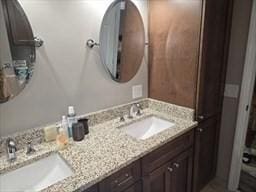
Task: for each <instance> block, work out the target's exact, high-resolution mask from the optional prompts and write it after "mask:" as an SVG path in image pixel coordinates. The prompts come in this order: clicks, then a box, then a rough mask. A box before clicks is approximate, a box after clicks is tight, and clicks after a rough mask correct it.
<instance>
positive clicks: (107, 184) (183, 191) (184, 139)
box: [85, 130, 194, 192]
mask: <svg viewBox="0 0 256 192" xmlns="http://www.w3.org/2000/svg"><path fill="white" fill-rule="evenodd" d="M193 145H194V130H191V131H189V132H187V133H184V134H183V135H181V136H179V137H177V138H176V139H174V140H172V141H170V142H168V143H166V144H165V145H163V146H161V147H159V148H158V149H156V150H154V151H152V152H151V153H149V154H147V155H145V156H144V157H142V158H141V159H139V160H137V161H135V162H133V163H132V164H130V165H128V166H126V167H124V168H122V169H121V170H119V171H117V172H116V173H114V174H112V175H110V176H109V177H107V178H106V179H104V180H103V181H101V182H100V183H99V184H98V185H96V186H94V187H92V188H90V189H87V190H86V191H85V192H191V191H192V171H193ZM98 188H99V189H98Z"/></svg>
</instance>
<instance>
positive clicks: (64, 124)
mask: <svg viewBox="0 0 256 192" xmlns="http://www.w3.org/2000/svg"><path fill="white" fill-rule="evenodd" d="M61 128H63V129H64V131H65V132H66V135H67V136H69V128H68V120H67V117H66V116H65V115H63V116H62V120H61Z"/></svg>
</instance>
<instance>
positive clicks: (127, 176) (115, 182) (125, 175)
mask: <svg viewBox="0 0 256 192" xmlns="http://www.w3.org/2000/svg"><path fill="white" fill-rule="evenodd" d="M140 177H141V166H140V161H136V162H134V163H132V164H131V165H128V166H127V167H125V168H123V169H121V170H120V171H118V172H117V173H114V174H113V175H111V176H109V177H108V178H106V179H105V180H103V181H102V182H101V183H100V191H101V192H121V191H123V190H124V189H126V188H127V187H129V186H131V185H132V184H134V183H135V182H136V181H138V180H139V179H140Z"/></svg>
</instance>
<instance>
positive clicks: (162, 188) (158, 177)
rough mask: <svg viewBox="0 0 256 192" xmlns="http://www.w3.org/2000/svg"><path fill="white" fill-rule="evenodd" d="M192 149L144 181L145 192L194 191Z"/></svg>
mask: <svg viewBox="0 0 256 192" xmlns="http://www.w3.org/2000/svg"><path fill="white" fill-rule="evenodd" d="M192 169H193V150H192V148H191V149H189V150H187V151H185V152H183V153H181V154H180V155H178V156H177V157H176V158H174V159H173V160H172V161H170V162H168V163H166V164H165V165H163V166H161V167H160V168H158V169H156V170H155V171H153V172H152V173H150V174H149V175H148V176H146V177H144V180H143V191H144V192H190V191H192V185H191V184H192Z"/></svg>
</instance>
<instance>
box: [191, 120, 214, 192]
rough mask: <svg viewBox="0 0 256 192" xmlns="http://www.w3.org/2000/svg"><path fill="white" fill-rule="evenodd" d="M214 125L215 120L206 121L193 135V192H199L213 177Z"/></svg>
mask: <svg viewBox="0 0 256 192" xmlns="http://www.w3.org/2000/svg"><path fill="white" fill-rule="evenodd" d="M216 125H217V118H211V119H208V120H207V121H205V122H203V123H201V125H200V126H199V127H198V128H197V130H196V133H195V138H196V139H195V159H194V187H193V188H194V192H199V191H200V190H201V189H202V188H203V187H204V186H205V185H206V184H207V183H208V182H209V181H210V180H211V179H213V178H214V175H215V169H216V166H215V165H216V152H217V144H216V137H217V130H216Z"/></svg>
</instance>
